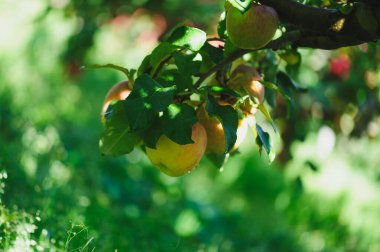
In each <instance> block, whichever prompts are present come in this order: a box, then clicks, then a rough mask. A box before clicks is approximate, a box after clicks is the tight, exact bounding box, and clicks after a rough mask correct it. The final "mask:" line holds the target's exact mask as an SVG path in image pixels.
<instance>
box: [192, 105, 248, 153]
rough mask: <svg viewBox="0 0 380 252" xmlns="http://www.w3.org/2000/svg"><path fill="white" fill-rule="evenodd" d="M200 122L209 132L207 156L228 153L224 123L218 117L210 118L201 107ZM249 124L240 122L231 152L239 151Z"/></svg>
mask: <svg viewBox="0 0 380 252" xmlns="http://www.w3.org/2000/svg"><path fill="white" fill-rule="evenodd" d="M197 116H198V120H199V122H200V123H201V124H202V125H203V127H204V128H205V129H206V132H207V148H206V153H207V154H211V153H212V154H217V155H222V154H225V153H226V138H225V135H224V129H223V126H222V123H221V122H219V120H218V119H216V117H210V116H209V115H208V113H207V111H206V110H205V108H204V107H203V106H202V107H199V108H198V110H197ZM247 130H248V124H247V122H246V121H245V120H244V119H242V120H239V122H238V129H237V132H236V135H237V139H236V142H235V145H234V147H233V148H232V150H231V151H235V150H237V148H238V147H239V146H240V144H241V143H242V142H243V141H244V139H245V136H246V134H247Z"/></svg>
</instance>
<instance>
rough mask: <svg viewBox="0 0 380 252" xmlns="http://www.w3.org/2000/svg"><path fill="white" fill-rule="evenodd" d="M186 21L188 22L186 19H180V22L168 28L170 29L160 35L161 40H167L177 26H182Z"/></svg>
mask: <svg viewBox="0 0 380 252" xmlns="http://www.w3.org/2000/svg"><path fill="white" fill-rule="evenodd" d="M187 22H188V21H187V20H182V21H181V22H178V23H176V25H175V26H173V27H172V28H170V30H169V31H168V32H166V33H165V34H164V36H162V40H163V41H167V40H168V39H169V38H170V37H171V36H172V35H173V33H174V31H176V30H177V29H178V28H180V27H182V26H185V25H186V23H187Z"/></svg>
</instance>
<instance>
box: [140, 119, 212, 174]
mask: <svg viewBox="0 0 380 252" xmlns="http://www.w3.org/2000/svg"><path fill="white" fill-rule="evenodd" d="M191 139H192V140H193V141H194V143H191V144H185V145H180V144H177V143H175V142H174V141H172V140H170V139H169V138H168V137H167V136H165V135H162V136H161V137H160V138H159V139H158V141H157V144H156V149H152V148H149V147H146V154H147V156H148V158H149V160H150V161H151V162H152V164H153V165H154V166H156V167H157V168H158V169H159V170H160V171H162V172H163V173H165V174H167V175H169V176H172V177H178V176H182V175H184V174H186V173H188V172H190V171H191V170H193V169H194V168H195V166H196V165H198V163H199V161H200V160H201V159H202V157H203V154H204V153H205V150H206V146H207V134H206V130H205V128H204V127H203V126H202V125H201V124H200V123H196V124H194V125H193V127H192V135H191Z"/></svg>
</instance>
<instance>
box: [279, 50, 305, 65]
mask: <svg viewBox="0 0 380 252" xmlns="http://www.w3.org/2000/svg"><path fill="white" fill-rule="evenodd" d="M278 55H279V56H280V58H281V59H283V60H284V61H285V62H286V63H288V64H290V65H297V64H300V63H301V54H300V53H299V52H298V51H297V50H295V49H290V50H286V51H284V52H281V53H279V54H278Z"/></svg>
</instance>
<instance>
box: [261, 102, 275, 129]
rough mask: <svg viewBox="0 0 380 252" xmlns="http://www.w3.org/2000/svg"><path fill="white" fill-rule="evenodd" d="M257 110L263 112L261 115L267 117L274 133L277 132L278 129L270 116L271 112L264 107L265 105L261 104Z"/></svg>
mask: <svg viewBox="0 0 380 252" xmlns="http://www.w3.org/2000/svg"><path fill="white" fill-rule="evenodd" d="M257 108H258V109H259V110H260V111H261V113H263V115H264V116H265V118H266V119H267V120H268V121H269V122H270V123H271V125H272V127H273V130H274V132H277V127H276V125H275V124H274V121H273V119H272V117H271V116H270V114H269V111H268V110H267V109H266V107H265V106H264V104H262V103H260V104H259V106H258V107H257Z"/></svg>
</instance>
